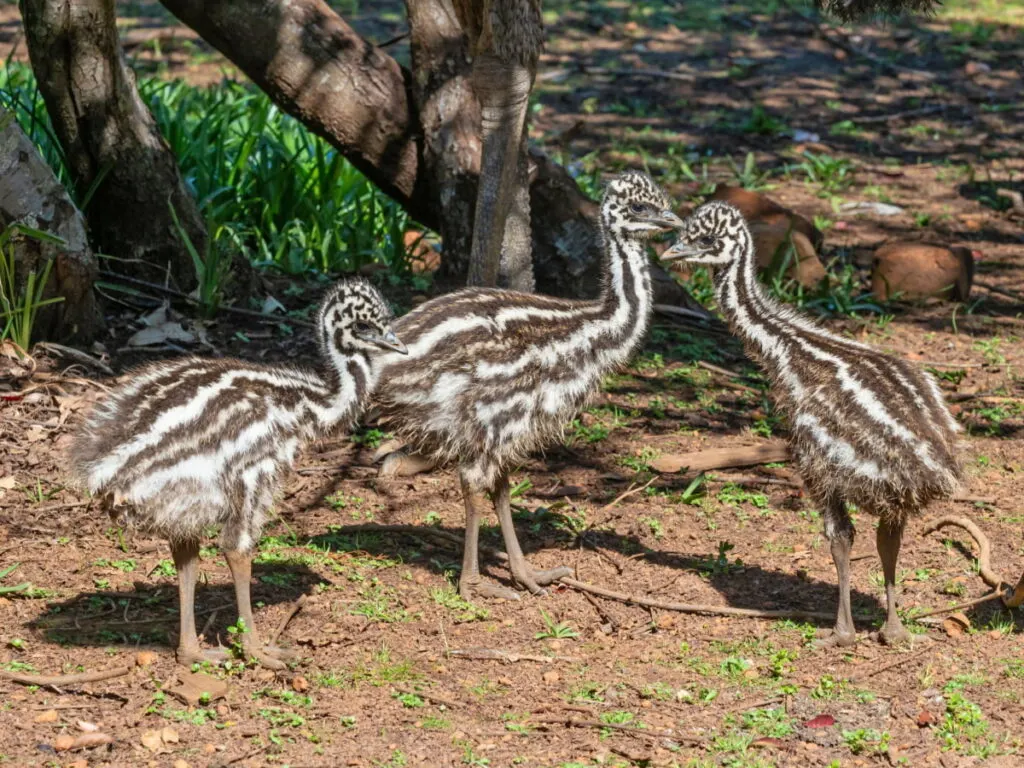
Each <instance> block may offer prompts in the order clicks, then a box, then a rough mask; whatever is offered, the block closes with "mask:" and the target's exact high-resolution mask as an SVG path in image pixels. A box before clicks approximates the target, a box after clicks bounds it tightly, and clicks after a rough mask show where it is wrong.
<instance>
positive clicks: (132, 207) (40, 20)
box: [22, 0, 206, 288]
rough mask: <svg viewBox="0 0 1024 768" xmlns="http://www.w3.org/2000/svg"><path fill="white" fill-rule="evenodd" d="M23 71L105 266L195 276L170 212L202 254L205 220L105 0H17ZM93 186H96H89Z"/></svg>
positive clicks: (183, 283)
mask: <svg viewBox="0 0 1024 768" xmlns="http://www.w3.org/2000/svg"><path fill="white" fill-rule="evenodd" d="M22 16H23V19H24V22H25V35H26V39H27V41H28V50H29V57H30V58H31V61H32V69H33V70H34V72H35V75H36V80H37V81H38V83H39V90H40V92H41V93H42V95H43V99H44V100H45V102H46V108H47V111H48V112H49V113H50V120H51V121H52V122H53V126H54V130H55V132H56V134H57V138H58V139H59V140H60V143H61V146H62V147H63V149H64V156H65V157H66V158H67V164H68V169H69V171H70V173H71V177H72V179H73V181H74V184H75V188H76V190H77V191H78V194H79V195H80V196H84V195H85V194H86V192H87V191H88V190H89V189H91V188H93V187H94V189H93V193H92V196H91V198H90V199H89V200H88V201H87V202H86V206H85V211H84V212H85V215H86V218H87V219H88V221H89V229H90V234H91V238H92V241H93V245H94V246H95V247H96V248H97V249H98V250H99V251H101V252H103V253H105V254H109V255H110V256H114V257H116V258H115V259H114V260H113V262H112V264H111V268H113V269H117V270H120V271H126V272H131V273H133V274H136V275H138V276H142V277H148V278H150V279H161V280H162V279H163V277H164V276H165V275H166V274H169V275H170V276H171V277H172V279H173V280H174V281H175V282H176V283H177V284H178V286H179V287H181V288H188V287H191V286H192V285H193V284H194V283H195V272H194V267H193V264H192V261H191V259H190V257H189V255H188V251H187V250H186V248H185V247H184V242H183V240H182V237H181V235H180V234H179V231H178V228H177V226H176V225H175V224H174V219H173V217H172V215H171V210H170V207H171V206H173V208H174V210H175V212H176V214H177V218H178V220H179V222H180V223H181V226H182V228H183V229H184V230H185V232H186V233H187V236H188V238H189V239H190V240H191V241H192V244H193V245H194V246H195V247H196V249H197V250H198V251H199V252H200V253H202V252H203V250H204V248H205V244H206V228H205V225H204V223H203V221H202V218H201V217H200V215H199V212H198V209H197V207H196V203H195V200H194V199H193V198H192V196H191V194H190V193H189V191H188V189H187V188H186V186H185V184H184V182H183V181H182V178H181V174H180V172H179V171H178V166H177V163H176V160H175V157H174V154H173V152H172V151H171V149H170V147H168V146H167V143H166V142H165V141H164V140H163V138H162V137H161V135H160V133H159V131H158V130H157V127H156V123H155V121H154V120H153V116H152V115H151V114H150V113H149V110H148V109H147V108H146V105H145V104H143V102H142V99H141V98H140V97H139V94H138V91H137V90H136V88H135V79H134V76H133V74H132V72H131V70H130V69H129V68H128V66H127V64H126V63H125V60H124V56H123V54H122V52H121V46H120V43H119V41H118V37H117V27H116V13H115V8H114V0H22ZM94 185H95V186H94Z"/></svg>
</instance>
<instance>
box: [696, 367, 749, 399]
mask: <svg viewBox="0 0 1024 768" xmlns="http://www.w3.org/2000/svg"><path fill="white" fill-rule="evenodd" d="M697 365H698V366H699V367H701V368H703V369H704V370H705V371H710V372H711V373H717V374H718V375H719V376H725V377H727V378H729V379H738V378H741V377H742V376H743V374H741V373H736V372H735V371H730V370H729V369H728V368H722V367H720V366H717V365H714V364H713V363H708V362H706V361H704V360H698V361H697ZM723 384H724V385H725V386H727V387H729V388H730V389H738V390H741V391H743V392H753V393H754V394H755V395H759V394H761V390H759V389H757V388H756V387H751V386H748V385H746V384H740V383H739V382H735V381H726V382H723Z"/></svg>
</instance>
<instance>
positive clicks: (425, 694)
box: [395, 685, 465, 709]
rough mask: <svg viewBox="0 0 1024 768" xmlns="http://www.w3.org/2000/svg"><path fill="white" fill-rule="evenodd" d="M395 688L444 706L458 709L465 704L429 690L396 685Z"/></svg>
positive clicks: (400, 691)
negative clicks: (417, 689)
mask: <svg viewBox="0 0 1024 768" xmlns="http://www.w3.org/2000/svg"><path fill="white" fill-rule="evenodd" d="M395 690H396V691H398V692H399V693H406V694H409V695H411V696H419V697H420V698H421V699H426V700H427V701H432V702H434V703H435V704H443V705H444V706H446V707H451V708H452V709H460V708H462V707H464V706H465V704H463V702H461V701H456V700H455V699H449V698H448V697H447V696H441V695H440V694H437V693H431V692H430V691H412V690H409V689H408V688H402V687H400V686H397V685H396V686H395Z"/></svg>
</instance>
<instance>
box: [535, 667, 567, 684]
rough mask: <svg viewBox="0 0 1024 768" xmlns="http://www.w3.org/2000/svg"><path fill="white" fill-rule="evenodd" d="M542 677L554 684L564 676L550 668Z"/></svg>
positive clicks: (546, 681)
mask: <svg viewBox="0 0 1024 768" xmlns="http://www.w3.org/2000/svg"><path fill="white" fill-rule="evenodd" d="M540 679H541V680H543V681H544V682H545V683H547V684H548V685H554V684H555V683H557V682H558V681H559V680H561V679H562V678H561V677H560V676H559V674H558V673H557V672H555V671H554V670H550V671H548V672H545V673H544V674H543V675H541V676H540Z"/></svg>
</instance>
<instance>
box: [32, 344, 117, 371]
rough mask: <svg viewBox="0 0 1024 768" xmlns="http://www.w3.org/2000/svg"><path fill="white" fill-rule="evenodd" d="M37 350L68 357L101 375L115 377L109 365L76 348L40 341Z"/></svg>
mask: <svg viewBox="0 0 1024 768" xmlns="http://www.w3.org/2000/svg"><path fill="white" fill-rule="evenodd" d="M36 348H37V349H42V350H45V351H47V352H53V353H54V354H56V355H59V356H60V357H67V358H70V359H71V360H76V361H78V362H79V363H82V364H83V365H88V366H90V367H92V368H95V369H96V370H98V371H100V372H101V373H105V374H106V375H107V376H113V375H114V371H113V370H112V369H111V368H110V366H109V365H107V364H106V363H104V362H103V361H102V360H97V359H96V358H95V357H93V356H92V355H90V354H87V353H85V352H83V351H81V350H80V349H75V348H74V347H65V346H64V345H63V344H54V343H53V342H52V341H40V342H39V343H38V344H36Z"/></svg>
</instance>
